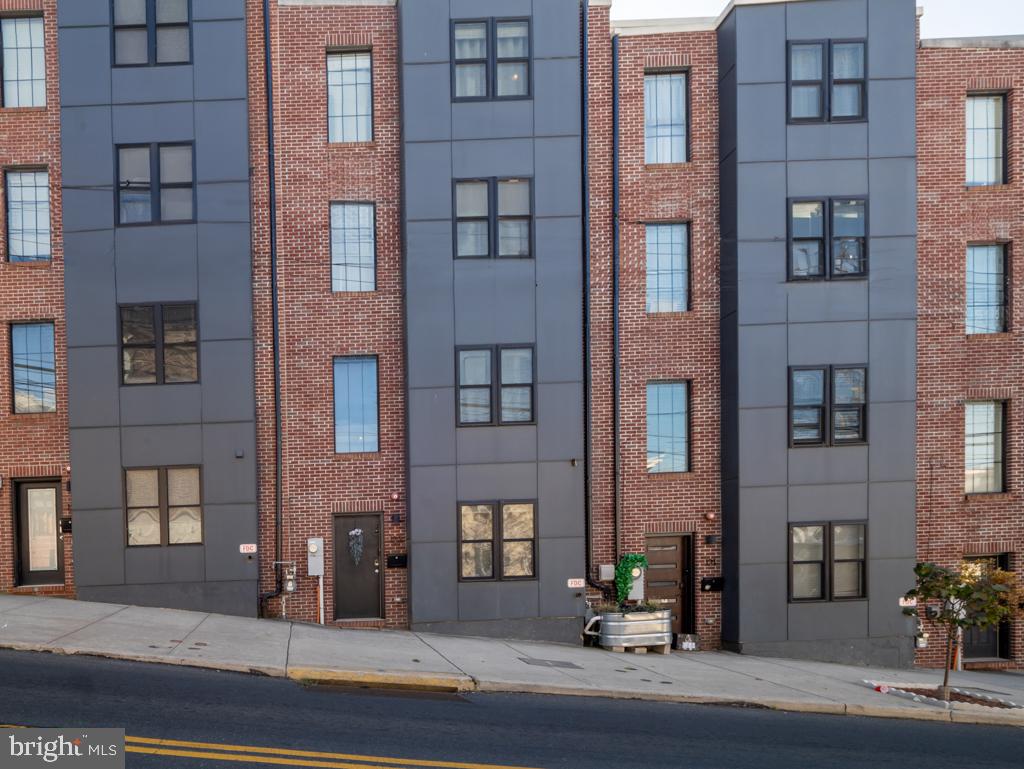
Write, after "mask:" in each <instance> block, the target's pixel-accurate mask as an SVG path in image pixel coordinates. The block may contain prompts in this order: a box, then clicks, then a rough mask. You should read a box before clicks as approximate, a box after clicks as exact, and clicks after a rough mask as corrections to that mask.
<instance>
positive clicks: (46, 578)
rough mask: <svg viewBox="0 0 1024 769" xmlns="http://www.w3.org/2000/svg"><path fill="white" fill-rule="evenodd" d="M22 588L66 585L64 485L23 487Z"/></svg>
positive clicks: (20, 493) (20, 486)
mask: <svg viewBox="0 0 1024 769" xmlns="http://www.w3.org/2000/svg"><path fill="white" fill-rule="evenodd" d="M17 506H18V510H17V521H18V584H19V585H63V584H64V543H63V541H62V539H61V534H60V483H58V482H56V481H54V482H47V483H19V484H18V493H17Z"/></svg>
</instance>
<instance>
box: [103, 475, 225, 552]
mask: <svg viewBox="0 0 1024 769" xmlns="http://www.w3.org/2000/svg"><path fill="white" fill-rule="evenodd" d="M136 470H138V471H147V470H156V471H157V495H158V496H157V502H158V506H157V507H158V509H159V511H160V542H159V544H155V543H154V544H151V545H131V544H129V543H128V510H129V509H133V508H129V507H128V473H129V472H132V471H136ZM168 470H198V471H199V504H198V505H197V507H198V508H199V541H198V542H173V543H172V542H171V541H170V526H171V517H170V502H169V500H168V496H167V471H168ZM203 485H204V484H203V466H202V465H197V464H186V465H145V466H139V467H122V468H121V494H122V499H123V504H122V510H123V512H124V546H125V547H126V548H131V549H133V550H134V549H135V548H139V549H145V548H157V547H202V546H204V545H205V544H206V502H205V501H204V498H203V497H204V495H203Z"/></svg>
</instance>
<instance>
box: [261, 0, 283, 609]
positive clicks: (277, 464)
mask: <svg viewBox="0 0 1024 769" xmlns="http://www.w3.org/2000/svg"><path fill="white" fill-rule="evenodd" d="M263 63H264V73H265V75H266V92H267V166H268V173H267V176H268V182H267V187H268V193H269V198H270V199H269V201H268V202H269V209H270V210H269V215H270V299H271V325H272V327H273V334H274V342H273V346H274V574H275V587H274V589H273V590H272V591H270V592H268V593H263V594H261V595H260V614H262V613H263V607H264V605H265V602H266V601H267V599H268V598H275V597H277V596H279V595H281V565H280V561H281V528H282V526H281V507H282V504H281V501H282V490H281V481H282V476H283V470H282V454H283V451H282V446H281V432H282V431H281V335H280V330H279V327H278V326H279V324H278V315H279V311H278V306H277V165H276V156H275V152H274V69H273V64H272V63H271V45H270V0H263Z"/></svg>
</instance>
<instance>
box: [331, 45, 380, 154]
mask: <svg viewBox="0 0 1024 769" xmlns="http://www.w3.org/2000/svg"><path fill="white" fill-rule="evenodd" d="M372 82H373V70H372V67H371V59H370V52H369V51H346V52H344V53H331V54H328V55H327V140H328V141H329V142H368V141H371V140H372V139H373V85H372Z"/></svg>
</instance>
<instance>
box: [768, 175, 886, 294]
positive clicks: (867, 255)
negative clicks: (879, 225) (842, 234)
mask: <svg viewBox="0 0 1024 769" xmlns="http://www.w3.org/2000/svg"><path fill="white" fill-rule="evenodd" d="M837 202H838V203H843V202H856V203H863V204H864V235H863V236H861V237H862V239H863V241H864V243H863V248H862V251H863V255H862V257H861V263H862V265H863V266H862V269H861V271H860V272H849V273H838V274H837V273H836V270H835V253H834V250H833V249H834V246H835V243H834V240H835V238H834V236H833V230H834V227H833V220H834V218H835V204H836V203H837ZM796 203H821V204H822V206H823V210H822V219H823V221H822V240H823V246H824V249H823V251H822V260H823V262H824V266H825V270H824V272H823V273H822V274H821V275H794V274H793V243H794V242H795V241H808V240H817V239H818V238H796V237H794V234H793V206H794V204H796ZM870 272H871V200H870V199H869V198H868V196H867V195H863V194H862V195H827V196H826V195H818V196H813V195H812V196H809V197H795V198H787V199H786V281H787V282H788V283H804V282H815V281H831V280H867V279H868V276H869V275H870Z"/></svg>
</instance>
